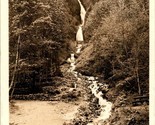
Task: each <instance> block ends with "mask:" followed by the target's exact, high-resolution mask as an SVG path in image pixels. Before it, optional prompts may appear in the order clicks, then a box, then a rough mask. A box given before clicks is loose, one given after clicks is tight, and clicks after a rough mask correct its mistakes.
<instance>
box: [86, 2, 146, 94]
mask: <svg viewBox="0 0 155 125" xmlns="http://www.w3.org/2000/svg"><path fill="white" fill-rule="evenodd" d="M148 12H149V7H148V1H147V0H146V1H139V0H131V1H128V0H117V1H112V0H104V1H102V0H100V1H99V2H98V3H96V4H95V5H94V7H93V9H92V11H91V12H90V13H89V16H88V19H87V21H86V26H85V37H86V39H87V40H88V42H89V43H88V44H93V46H94V49H93V50H92V52H91V53H92V55H91V56H92V57H91V59H90V57H88V58H87V60H89V63H87V64H88V65H92V67H93V68H92V69H93V71H94V74H102V75H103V76H104V78H105V79H106V80H110V81H111V82H112V83H113V84H114V85H116V84H117V83H119V81H121V80H125V78H130V77H134V78H135V79H134V80H132V83H130V87H131V88H130V89H129V91H130V90H131V89H133V88H134V89H133V90H134V91H135V90H137V88H138V89H139V90H138V91H139V94H140V93H145V92H146V91H148V79H149V76H148V75H149V14H148ZM90 31H91V32H90ZM92 58H93V59H92ZM84 67H86V66H84ZM88 67H89V66H88ZM90 69H91V68H88V70H90ZM120 74H121V75H120ZM118 75H119V76H120V77H117V79H116V78H115V77H116V76H118ZM141 88H145V89H143V90H141Z"/></svg>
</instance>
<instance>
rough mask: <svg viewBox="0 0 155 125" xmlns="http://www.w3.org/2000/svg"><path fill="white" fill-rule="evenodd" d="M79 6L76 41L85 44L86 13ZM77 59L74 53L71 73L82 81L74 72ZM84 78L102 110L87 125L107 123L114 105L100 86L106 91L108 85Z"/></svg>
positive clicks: (79, 46)
mask: <svg viewBox="0 0 155 125" xmlns="http://www.w3.org/2000/svg"><path fill="white" fill-rule="evenodd" d="M78 2H79V4H80V8H81V10H80V16H81V22H82V23H81V25H79V28H78V31H77V34H76V41H77V42H78V41H80V42H83V41H84V39H83V31H82V28H83V26H84V23H85V15H86V11H85V9H84V7H83V5H82V3H81V1H80V0H78ZM76 49H77V50H76V53H81V49H82V44H81V43H80V44H77V47H76ZM75 61H76V60H75V58H74V54H73V53H72V54H71V58H70V72H72V73H73V74H74V76H75V77H76V78H77V79H78V80H80V79H81V78H79V77H78V74H79V73H78V72H76V71H74V70H75V68H76V65H75ZM83 77H86V78H87V80H88V82H89V83H90V86H89V88H90V89H91V91H92V94H93V95H94V96H95V97H96V98H98V100H99V101H98V102H99V105H100V108H101V112H100V116H98V118H96V119H94V120H93V123H88V124H87V125H94V124H100V121H102V122H103V121H105V120H106V119H108V118H109V117H110V115H111V108H112V103H111V102H108V101H107V100H106V99H104V98H103V93H102V92H101V91H99V88H100V87H99V85H102V87H103V86H104V87H105V89H107V88H108V85H106V84H102V83H98V81H97V78H95V77H93V76H83Z"/></svg>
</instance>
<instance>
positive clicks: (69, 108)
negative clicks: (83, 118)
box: [10, 101, 79, 125]
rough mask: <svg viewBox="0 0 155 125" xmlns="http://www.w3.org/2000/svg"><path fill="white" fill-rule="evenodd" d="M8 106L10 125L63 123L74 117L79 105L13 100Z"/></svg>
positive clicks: (57, 124)
mask: <svg viewBox="0 0 155 125" xmlns="http://www.w3.org/2000/svg"><path fill="white" fill-rule="evenodd" d="M14 102H15V103H14V104H13V105H11V106H10V123H12V125H63V123H64V122H66V121H69V120H70V119H73V118H74V117H75V113H76V112H77V108H78V107H79V105H75V104H71V103H64V102H48V101H14Z"/></svg>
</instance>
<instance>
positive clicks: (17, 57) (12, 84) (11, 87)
mask: <svg viewBox="0 0 155 125" xmlns="http://www.w3.org/2000/svg"><path fill="white" fill-rule="evenodd" d="M19 46H20V35H19V36H18V41H17V53H16V60H15V67H14V71H13V76H12V80H11V84H10V87H9V92H10V91H11V89H12V92H11V95H10V98H12V95H13V92H14V89H15V82H14V81H15V76H16V72H17V69H18V62H19Z"/></svg>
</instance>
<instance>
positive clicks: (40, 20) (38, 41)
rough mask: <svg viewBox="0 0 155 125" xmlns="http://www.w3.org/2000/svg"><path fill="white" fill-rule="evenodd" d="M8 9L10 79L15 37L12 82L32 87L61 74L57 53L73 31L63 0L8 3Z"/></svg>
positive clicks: (16, 0)
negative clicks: (14, 77) (18, 42)
mask: <svg viewBox="0 0 155 125" xmlns="http://www.w3.org/2000/svg"><path fill="white" fill-rule="evenodd" d="M9 9H10V11H9V23H10V25H9V30H10V32H9V36H10V39H9V45H10V49H9V56H10V80H11V78H12V77H13V74H12V72H13V68H14V66H15V56H16V53H17V49H16V48H17V39H18V37H19V36H20V47H19V60H18V62H19V64H18V68H17V72H16V74H15V75H16V81H15V82H18V83H21V82H23V83H27V84H28V83H33V84H34V83H35V84H36V83H40V82H41V81H45V80H47V79H51V78H50V77H51V76H56V75H61V72H60V69H59V55H60V54H59V53H60V52H61V51H62V48H63V46H64V45H65V44H66V42H67V41H68V39H73V37H72V36H74V30H75V28H74V26H73V25H71V23H70V20H71V19H72V17H71V15H70V14H69V12H68V8H67V6H66V3H64V2H63V0H52V1H43V0H33V1H32V0H10V1H9ZM66 17H68V18H66ZM69 34H70V35H69ZM33 75H35V78H33V77H34V76H33ZM23 76H24V78H22V77H23ZM33 79H34V80H33Z"/></svg>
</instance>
